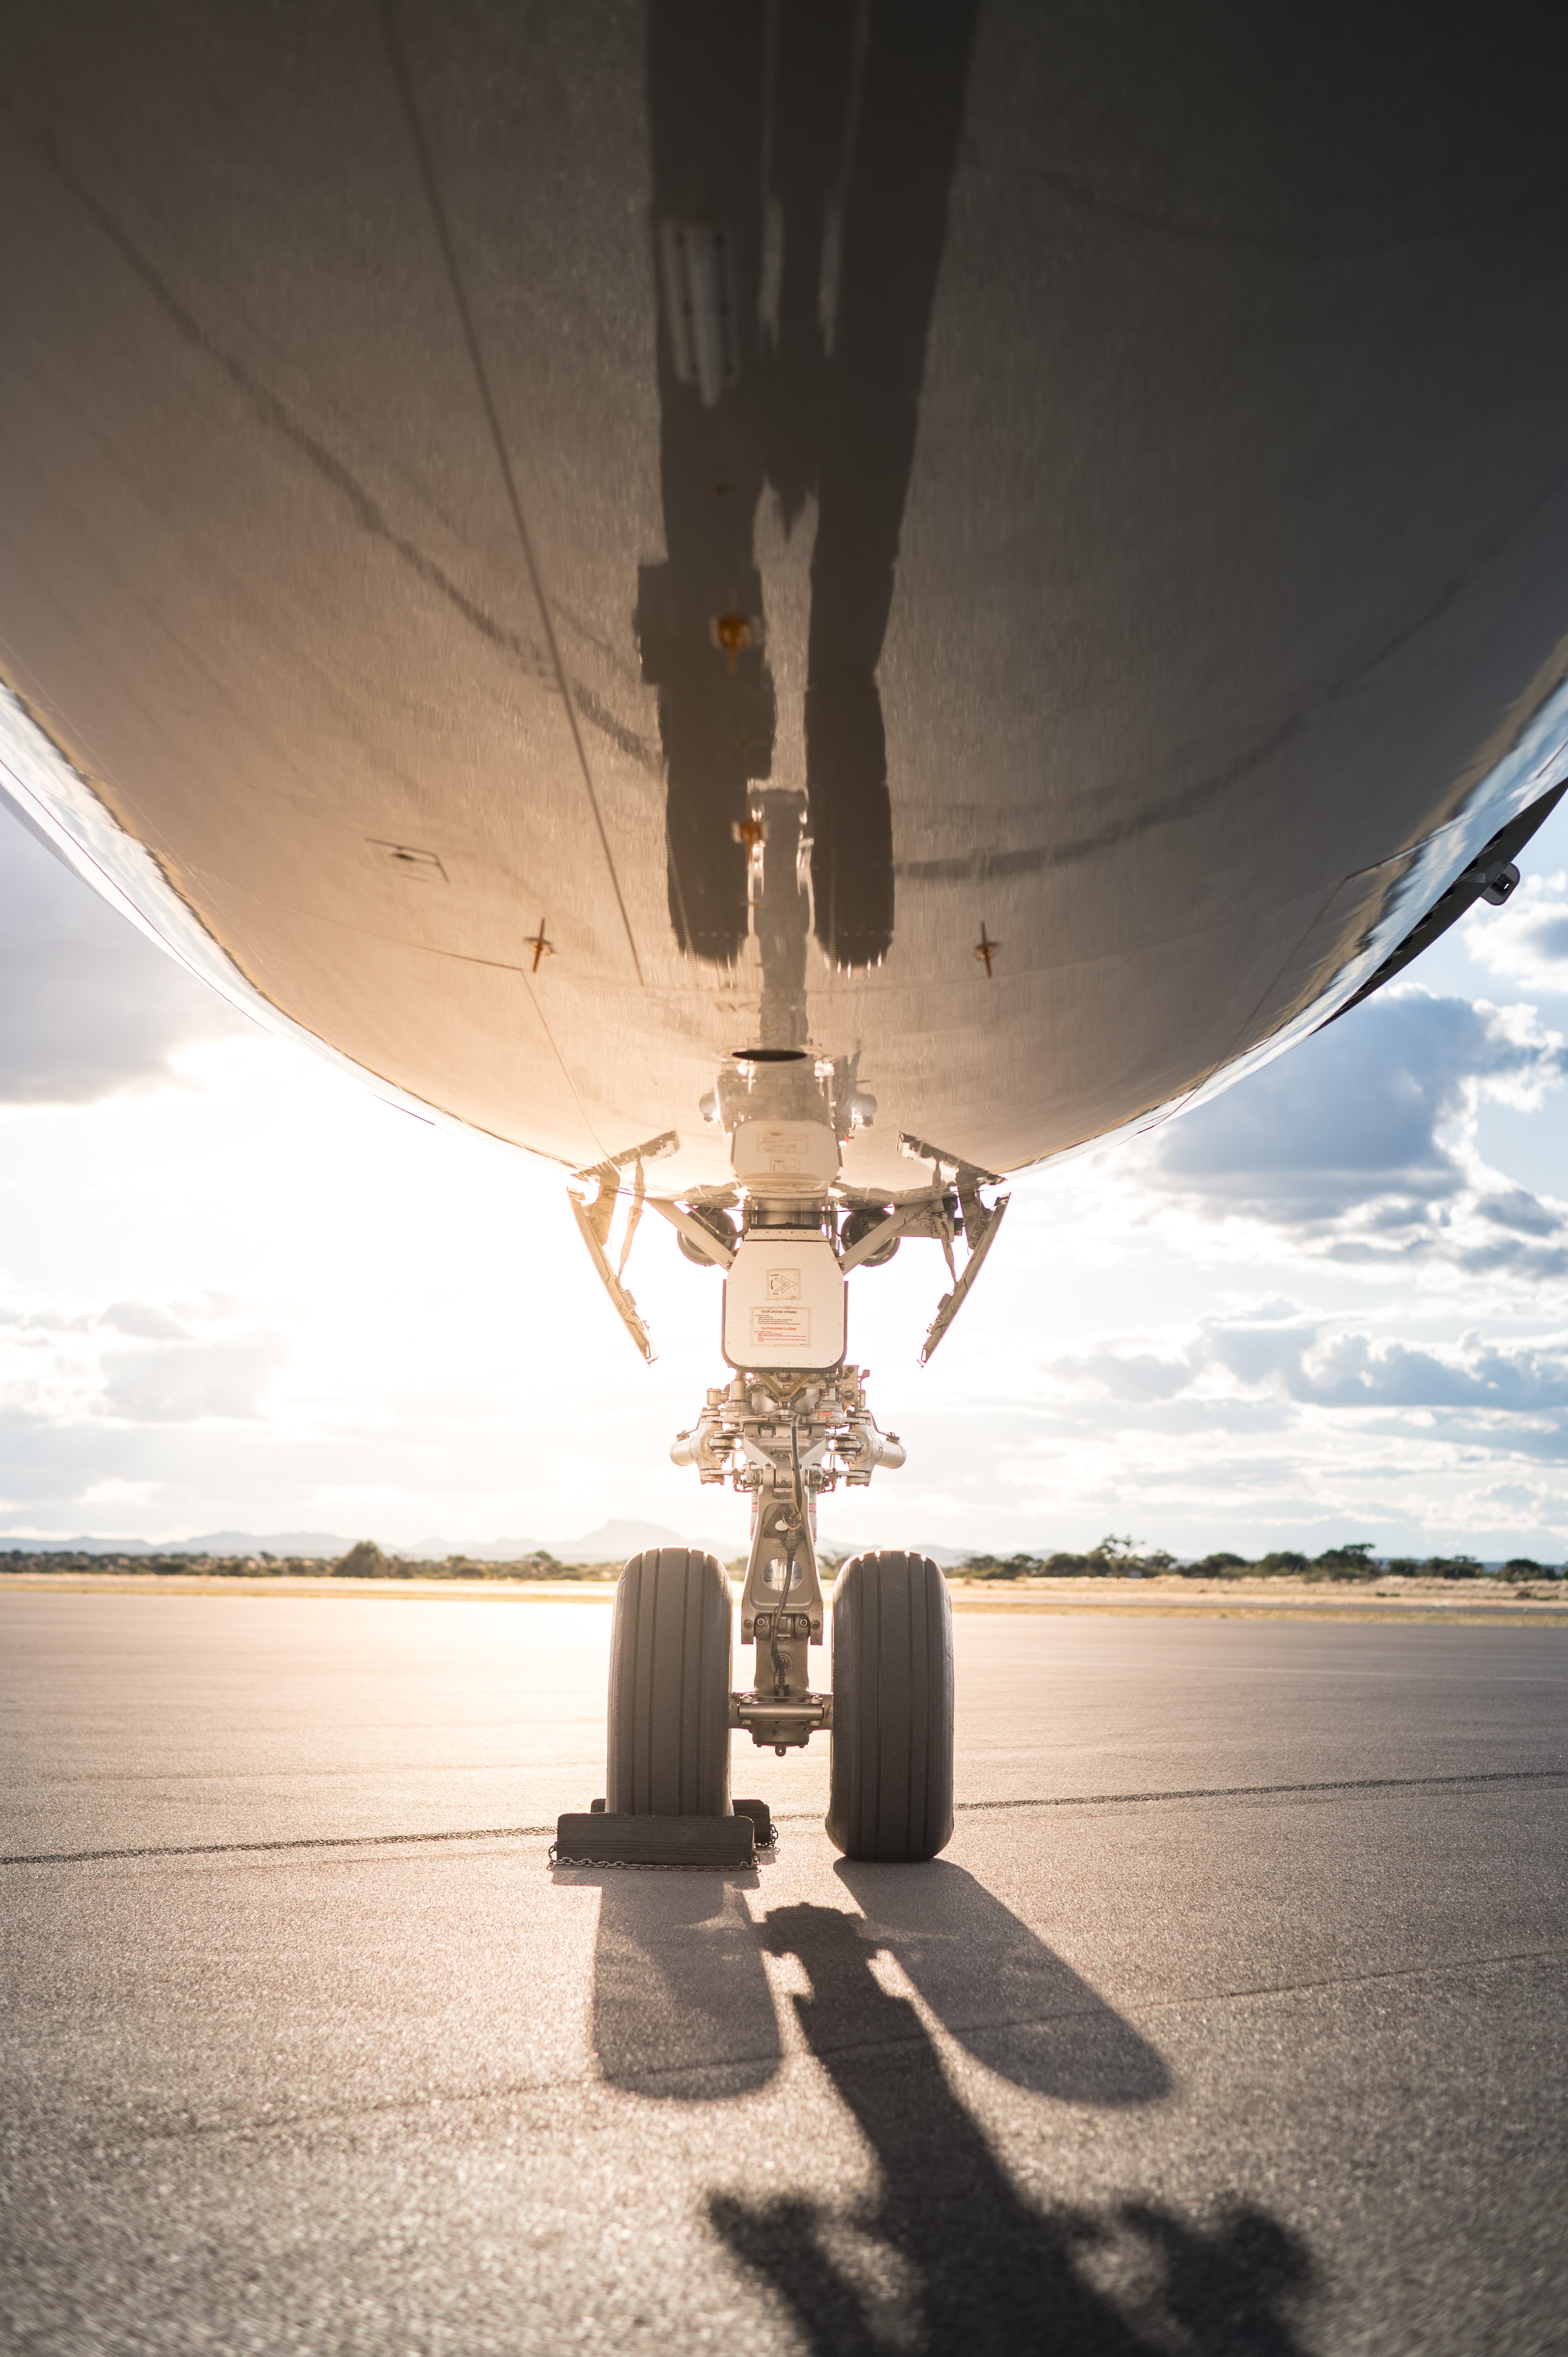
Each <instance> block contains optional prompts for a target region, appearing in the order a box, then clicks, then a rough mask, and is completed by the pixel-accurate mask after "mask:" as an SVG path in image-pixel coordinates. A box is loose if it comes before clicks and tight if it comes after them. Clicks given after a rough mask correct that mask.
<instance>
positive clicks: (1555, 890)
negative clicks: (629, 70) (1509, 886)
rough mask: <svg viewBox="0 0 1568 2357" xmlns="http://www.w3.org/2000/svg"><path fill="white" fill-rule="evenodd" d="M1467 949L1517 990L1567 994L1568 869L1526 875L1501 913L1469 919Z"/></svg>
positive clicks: (1466, 933)
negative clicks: (1550, 873)
mask: <svg viewBox="0 0 1568 2357" xmlns="http://www.w3.org/2000/svg"><path fill="white" fill-rule="evenodd" d="M1465 946H1466V950H1467V951H1468V952H1469V953H1470V955H1471V957H1472V958H1473V959H1474V960H1475V962H1476V963H1477V965H1479V966H1481V967H1483V968H1484V969H1485V970H1486V972H1487V974H1493V975H1495V976H1496V977H1497V979H1498V981H1499V982H1503V983H1506V984H1509V985H1510V986H1511V987H1512V988H1514V989H1516V990H1528V991H1543V992H1552V993H1555V992H1560V991H1568V870H1563V869H1561V868H1560V869H1558V870H1557V872H1556V873H1555V874H1554V875H1551V876H1527V877H1525V879H1524V881H1523V883H1522V884H1520V888H1519V889H1518V890H1517V891H1516V892H1515V893H1514V895H1513V897H1512V899H1510V900H1509V901H1507V902H1506V903H1505V904H1504V906H1503V907H1502V908H1501V909H1498V910H1497V911H1495V912H1494V911H1491V910H1485V911H1478V912H1477V915H1475V916H1473V917H1472V918H1470V920H1468V921H1467V923H1466V931H1465Z"/></svg>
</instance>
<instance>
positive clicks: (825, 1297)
mask: <svg viewBox="0 0 1568 2357" xmlns="http://www.w3.org/2000/svg"><path fill="white" fill-rule="evenodd" d="M724 1349H725V1358H726V1359H727V1360H728V1361H729V1363H730V1365H731V1366H732V1367H736V1368H746V1367H758V1368H762V1367H768V1368H772V1367H778V1368H787V1369H797V1368H798V1369H802V1370H817V1371H822V1370H825V1369H827V1368H830V1367H837V1366H841V1365H842V1364H843V1350H844V1281H843V1271H842V1270H841V1268H840V1267H839V1264H838V1255H837V1254H836V1253H835V1252H834V1251H833V1248H832V1244H831V1243H829V1242H828V1240H827V1238H826V1236H824V1235H820V1234H812V1235H793V1234H791V1233H790V1232H789V1231H788V1230H774V1231H771V1232H769V1231H768V1230H767V1229H764V1230H763V1231H762V1232H761V1233H760V1234H753V1235H750V1236H748V1237H747V1238H746V1241H745V1243H743V1244H742V1245H741V1246H740V1248H739V1249H738V1251H737V1252H736V1256H735V1261H734V1265H732V1267H731V1269H730V1272H729V1275H727V1277H726V1278H725V1323H724Z"/></svg>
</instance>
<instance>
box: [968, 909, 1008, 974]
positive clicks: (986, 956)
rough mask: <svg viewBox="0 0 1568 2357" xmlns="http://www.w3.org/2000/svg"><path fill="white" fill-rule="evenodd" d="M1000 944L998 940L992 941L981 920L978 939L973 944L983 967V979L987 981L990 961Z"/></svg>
mask: <svg viewBox="0 0 1568 2357" xmlns="http://www.w3.org/2000/svg"><path fill="white" fill-rule="evenodd" d="M1001 946H1002V944H1001V942H993V940H992V939H991V937H990V935H989V934H988V933H987V931H986V930H985V925H984V922H983V920H982V923H981V928H980V939H979V940H978V941H977V942H976V943H975V945H974V954H975V956H976V957H977V958H978V959H979V960H980V962H981V963H982V964H983V966H984V968H985V979H986V981H987V982H989V981H990V980H991V961H992V959H993V957H994V956H995V955H996V952H997V951H998V950H999V949H1000V948H1001Z"/></svg>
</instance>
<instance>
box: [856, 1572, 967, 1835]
mask: <svg viewBox="0 0 1568 2357" xmlns="http://www.w3.org/2000/svg"><path fill="white" fill-rule="evenodd" d="M832 1629H833V1717H832V1792H831V1797H830V1799H829V1802H828V1818H827V1827H828V1839H829V1840H830V1841H831V1842H832V1845H833V1846H834V1848H835V1849H840V1850H842V1851H843V1854H844V1856H845V1857H853V1858H865V1859H875V1860H877V1861H879V1862H880V1863H882V1864H885V1865H897V1866H908V1865H914V1864H917V1863H918V1861H920V1860H921V1859H924V1858H930V1857H936V1855H937V1853H938V1851H939V1850H940V1849H943V1848H945V1846H947V1843H948V1842H949V1841H950V1838H951V1835H952V1760H953V1680H952V1605H951V1602H950V1598H949V1596H948V1588H947V1582H946V1580H945V1579H944V1578H943V1577H942V1575H941V1573H940V1571H939V1569H938V1568H937V1566H936V1565H935V1564H934V1563H932V1562H931V1560H930V1558H929V1556H928V1555H900V1554H896V1553H891V1552H884V1553H881V1554H875V1555H855V1556H854V1557H853V1558H852V1560H851V1561H850V1562H849V1563H847V1564H845V1565H844V1566H843V1570H842V1571H841V1572H840V1573H839V1576H838V1581H837V1584H836V1587H835V1588H834V1592H833V1618H832Z"/></svg>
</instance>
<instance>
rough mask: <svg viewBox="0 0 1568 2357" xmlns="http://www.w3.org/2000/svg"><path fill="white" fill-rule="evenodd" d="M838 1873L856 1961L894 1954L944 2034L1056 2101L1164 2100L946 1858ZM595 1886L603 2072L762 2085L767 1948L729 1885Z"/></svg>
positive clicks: (646, 2091) (663, 2085)
mask: <svg viewBox="0 0 1568 2357" xmlns="http://www.w3.org/2000/svg"><path fill="white" fill-rule="evenodd" d="M838 1872H839V1877H840V1879H841V1880H842V1881H843V1883H844V1884H845V1885H846V1887H847V1888H848V1889H849V1891H850V1892H851V1894H852V1895H853V1897H854V1899H855V1900H856V1901H857V1902H858V1904H859V1905H860V1906H861V1908H862V1909H863V1910H865V1920H864V1921H862V1920H860V1919H859V1918H857V1917H854V1916H848V1917H846V1918H845V1920H846V1921H848V1922H849V1923H850V1924H851V1925H852V1928H853V1930H854V1935H855V1937H856V1938H857V1939H858V1940H859V1942H860V1943H861V1944H862V1946H863V1947H864V1948H865V1954H866V1958H867V1961H868V1962H869V1959H870V1957H871V1956H872V1955H873V1954H874V1953H875V1952H876V1951H877V1950H878V1949H886V1950H887V1951H889V1952H890V1953H892V1954H893V1955H895V1956H896V1957H897V1960H898V1962H899V1964H901V1965H902V1966H903V1968H904V1970H905V1971H906V1972H907V1973H908V1975H909V1978H910V1979H911V1980H912V1981H913V1982H914V1984H915V1986H916V1987H917V1988H918V1990H919V1992H920V1995H921V1996H923V1997H924V1998H925V2000H926V2002H927V2004H928V2005H929V2007H931V2010H932V2011H933V2012H934V2013H935V2014H936V2015H937V2017H938V2018H939V2019H940V2021H941V2023H942V2024H943V2026H944V2028H945V2029H948V2030H949V2031H950V2034H951V2035H952V2036H953V2037H954V2038H956V2039H957V2040H959V2042H960V2044H961V2045H962V2046H965V2047H967V2048H968V2050H969V2051H970V2052H971V2053H972V2054H973V2055H974V2056H975V2058H976V2060H977V2061H982V2062H984V2063H985V2064H986V2065H987V2067H988V2068H989V2069H991V2070H993V2071H995V2072H999V2073H1000V2074H1001V2075H1002V2076H1003V2077H1004V2078H1006V2079H1011V2080H1012V2081H1013V2082H1014V2083H1015V2085H1017V2086H1020V2087H1026V2088H1027V2089H1029V2090H1030V2092H1031V2093H1035V2094H1040V2095H1052V2096H1055V2097H1056V2098H1057V2099H1058V2101H1059V2102H1064V2103H1075V2104H1146V2103H1152V2102H1155V2101H1156V2100H1157V2099H1158V2098H1159V2097H1160V2096H1162V2095H1164V2094H1166V2093H1168V2092H1169V2089H1170V2077H1169V2073H1168V2072H1167V2071H1166V2069H1165V2063H1164V2061H1163V2060H1162V2059H1161V2057H1160V2055H1159V2054H1158V2053H1157V2052H1156V2051H1155V2049H1154V2048H1153V2047H1152V2046H1151V2045H1150V2044H1149V2043H1148V2041H1147V2040H1145V2039H1143V2038H1141V2037H1140V2036H1139V2035H1138V2032H1137V2031H1136V2030H1135V2029H1133V2027H1132V2025H1131V2023H1130V2022H1127V2021H1124V2020H1123V2019H1122V2016H1121V2015H1120V2014H1119V2013H1117V2012H1116V2011H1115V2009H1114V2007H1111V2006H1109V2005H1107V2004H1106V2003H1105V2001H1104V1999H1103V1998H1102V1997H1101V1996H1097V1995H1096V1994H1095V1992H1094V1990H1093V1989H1091V1988H1090V1986H1089V1984H1088V1982H1087V1981H1085V1980H1083V1979H1081V1978H1080V1977H1079V1975H1078V1974H1077V1973H1075V1972H1074V1971H1073V1969H1072V1967H1071V1966H1070V1964H1064V1963H1063V1961H1062V1960H1061V1958H1060V1957H1059V1956H1056V1955H1053V1954H1052V1953H1051V1951H1050V1949H1049V1948H1047V1946H1046V1945H1045V1943H1043V1942H1042V1941H1041V1940H1039V1939H1037V1938H1036V1935H1035V1933H1034V1932H1031V1931H1030V1929H1029V1927H1028V1925H1027V1924H1026V1923H1023V1922H1020V1921H1019V1920H1018V1918H1017V1916H1015V1914H1013V1913H1012V1912H1011V1910H1009V1909H1007V1908H1006V1907H1004V1906H1003V1904H1002V1902H1001V1901H1000V1900H997V1899H993V1897H992V1895H991V1893H990V1891H988V1890H987V1889H985V1888H984V1887H983V1884H981V1883H979V1882H977V1881H976V1880H975V1879H974V1877H973V1876H972V1875H971V1874H966V1873H965V1872H964V1870H963V1868H962V1867H958V1866H950V1865H948V1864H946V1863H944V1862H943V1861H940V1860H939V1861H937V1862H936V1863H935V1864H934V1865H930V1866H924V1867H907V1866H900V1867H876V1866H850V1865H841V1866H840V1867H839V1869H838ZM748 1879H749V1878H748ZM603 1889H604V1895H603V1898H602V1899H601V1900H600V1905H599V1932H598V1948H597V1953H596V1958H595V1970H594V2043H595V2047H596V2052H597V2055H598V2060H599V2067H600V2069H601V2071H602V2072H603V2073H604V2075H605V2077H606V2078H607V2080H608V2081H609V2082H610V2083H611V2084H612V2085H614V2086H621V2087H626V2088H628V2089H629V2090H633V2091H635V2092H636V2093H639V2094H642V2095H648V2096H652V2097H664V2098H667V2099H674V2100H676V2101H679V2100H682V2099H685V2100H692V2099H693V2098H695V2099H698V2100H702V2101H708V2102H711V2101H712V2100H714V2097H715V2096H719V2095H740V2094H746V2093H750V2092H751V2091H752V2090H753V2089H754V2088H757V2087H760V2086H763V2085H765V2084H766V2083H767V2082H768V2080H769V2079H770V2078H771V2077H772V2075H773V2073H774V2072H775V2071H776V2070H777V2069H778V2067H779V2061H780V2060H781V2058H782V2052H783V2049H782V2047H781V2045H780V2042H779V2023H778V2018H777V2015H776V2012H775V2009H774V2001H773V1996H772V1992H771V1990H770V1989H769V1987H768V1977H767V1973H766V1971H765V1968H764V1965H763V1951H764V1947H765V1945H771V1944H772V1943H771V1942H770V1941H768V1939H767V1936H766V1933H765V1932H764V1930H763V1928H762V1927H761V1926H759V1925H758V1924H757V1922H756V1921H755V1920H754V1919H753V1916H752V1912H751V1910H750V1908H749V1907H748V1905H747V1903H746V1896H745V1893H744V1890H743V1889H741V1888H739V1887H737V1885H736V1883H735V1882H733V1881H731V1882H725V1881H724V1880H721V1878H719V1877H718V1876H717V1875H693V1874H682V1875H672V1874H671V1875H666V1874H661V1875H658V1876H653V1875H648V1876H640V1875H639V1876H627V1875H619V1874H612V1875H607V1877H606V1878H605V1881H604V1886H603ZM768 1920H769V1921H771V1920H772V1919H771V1918H769V1919H768ZM872 1986H875V1982H874V1983H873V1984H872ZM849 2034H852V2035H853V2034H854V2033H849Z"/></svg>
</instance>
